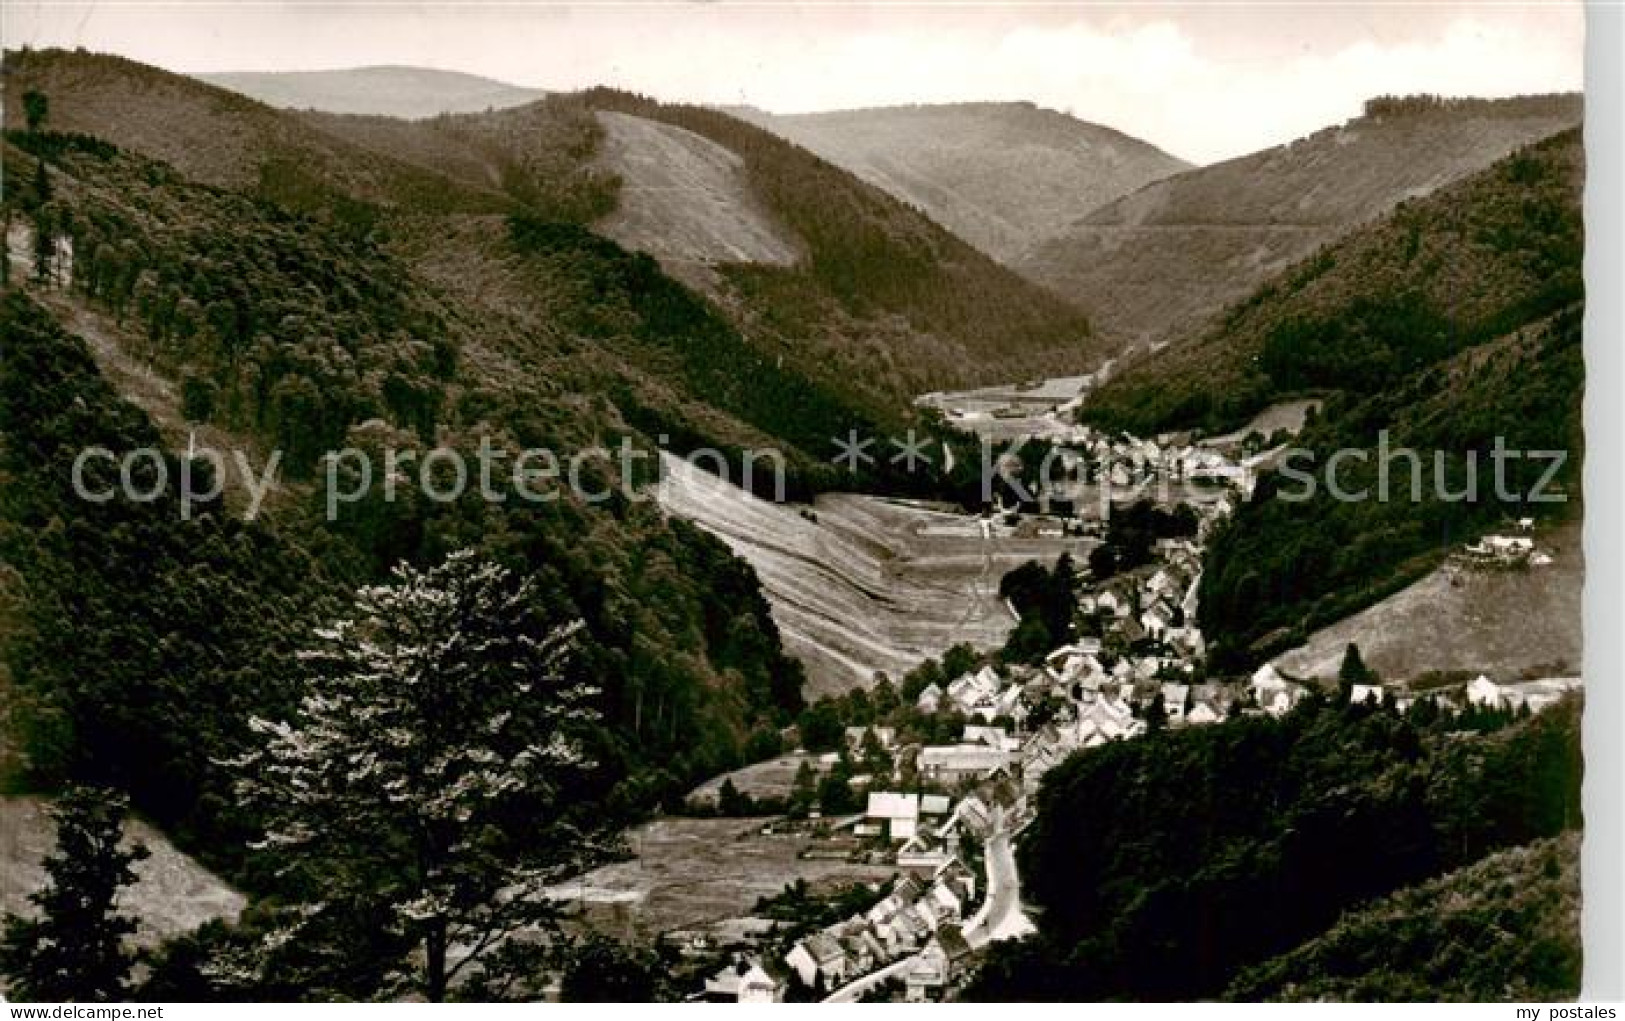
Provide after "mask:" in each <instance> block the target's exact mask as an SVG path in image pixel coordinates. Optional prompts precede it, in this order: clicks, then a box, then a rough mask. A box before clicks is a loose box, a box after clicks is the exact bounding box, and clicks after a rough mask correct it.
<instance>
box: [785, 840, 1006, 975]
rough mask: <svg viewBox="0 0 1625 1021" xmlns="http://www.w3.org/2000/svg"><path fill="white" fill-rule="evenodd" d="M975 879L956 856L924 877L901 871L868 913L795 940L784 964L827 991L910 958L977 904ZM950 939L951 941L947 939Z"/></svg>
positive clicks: (955, 924) (955, 930)
mask: <svg viewBox="0 0 1625 1021" xmlns="http://www.w3.org/2000/svg"><path fill="white" fill-rule="evenodd" d="M977 886H978V884H977V878H976V875H975V873H973V872H972V871H971V870H970V869H969V868H968V867H966V866H965V864H964V863H963V862H962V861H960V860H959V859H958V858H952V859H950V860H948V861H945V862H943V863H942V864H941V865H938V866H937V867H936V868H934V869H932V870H931V871H930V873H929V874H928V875H926V876H923V877H922V876H920V875H916V874H905V875H903V876H901V877H899V878H898V879H897V880H896V882H895V883H893V885H892V888H891V890H890V891H888V892H887V894H886V896H884V897H882V898H881V899H880V900H879V901H877V902H876V903H875V904H874V906H872V907H871V908H870V909H869V910H868V911H867V912H865V913H864V914H862V915H853V916H852V917H851V918H848V919H846V920H845V921H842V922H838V923H836V924H834V925H831V926H827V927H826V928H824V929H821V930H819V931H818V932H815V933H813V934H811V935H809V936H807V937H805V938H804V939H801V940H798V941H797V942H796V943H795V945H793V946H792V947H791V948H790V950H789V952H788V953H786V954H785V955H784V959H783V962H784V965H785V967H786V968H788V969H789V970H790V971H792V972H794V973H795V975H796V977H797V978H799V979H800V980H801V982H802V983H803V984H804V985H806V986H809V987H811V988H815V989H824V990H827V991H830V992H833V991H834V990H836V989H838V988H840V987H841V986H843V985H845V984H846V983H848V982H851V981H853V980H855V979H857V978H859V977H861V976H863V975H866V974H868V973H869V972H872V971H875V970H876V969H879V968H882V967H885V966H886V965H888V964H890V963H892V962H894V961H898V960H901V959H903V958H905V957H910V956H913V955H914V954H917V953H919V952H921V951H922V950H924V949H925V948H927V947H928V946H930V945H931V944H932V943H933V942H934V941H937V940H938V939H939V937H941V936H942V935H943V933H944V931H945V930H952V931H953V934H954V937H958V927H959V925H960V924H961V923H962V922H963V920H964V918H965V915H966V913H967V911H968V910H970V909H971V908H972V907H973V906H974V904H975V902H976V895H977ZM952 942H953V939H950V943H952Z"/></svg>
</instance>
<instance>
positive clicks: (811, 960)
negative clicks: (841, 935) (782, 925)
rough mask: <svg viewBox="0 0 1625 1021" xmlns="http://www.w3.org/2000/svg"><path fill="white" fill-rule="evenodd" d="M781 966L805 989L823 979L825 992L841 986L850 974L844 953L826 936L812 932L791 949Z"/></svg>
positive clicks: (837, 942) (840, 947) (823, 933)
mask: <svg viewBox="0 0 1625 1021" xmlns="http://www.w3.org/2000/svg"><path fill="white" fill-rule="evenodd" d="M784 963H785V964H787V965H789V966H790V968H791V969H793V970H794V971H795V973H796V975H797V976H798V977H800V979H801V981H802V982H803V983H804V984H806V985H808V986H812V985H816V984H817V982H818V979H819V977H820V976H822V977H823V979H824V987H825V988H826V989H833V988H834V987H835V986H838V985H840V984H841V983H842V982H844V981H845V980H846V976H847V972H848V970H849V965H848V961H847V957H846V950H845V949H844V948H843V947H842V946H841V944H840V942H839V941H837V940H836V939H835V938H834V937H833V936H831V935H829V934H828V933H825V932H815V933H813V934H812V935H811V936H808V937H807V938H806V939H804V940H802V941H801V942H799V943H797V944H796V945H795V946H794V947H791V948H790V952H789V953H788V954H786V955H784Z"/></svg>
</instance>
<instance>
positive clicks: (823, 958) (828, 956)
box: [800, 932, 846, 966]
mask: <svg viewBox="0 0 1625 1021" xmlns="http://www.w3.org/2000/svg"><path fill="white" fill-rule="evenodd" d="M800 945H801V946H802V947H805V948H806V950H807V953H808V954H809V955H811V957H812V959H813V961H814V962H816V963H817V964H818V965H820V966H823V965H825V964H833V963H835V962H836V961H839V960H841V959H842V958H843V957H845V956H846V950H845V949H843V948H842V947H841V944H840V942H839V941H838V940H836V939H835V937H834V936H831V935H830V934H829V933H827V932H815V933H813V934H812V935H811V936H808V937H807V938H806V939H804V940H802V941H801V944H800Z"/></svg>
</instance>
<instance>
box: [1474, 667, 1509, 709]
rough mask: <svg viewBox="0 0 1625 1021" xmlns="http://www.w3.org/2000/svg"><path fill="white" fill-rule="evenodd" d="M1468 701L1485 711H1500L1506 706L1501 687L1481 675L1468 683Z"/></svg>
mask: <svg viewBox="0 0 1625 1021" xmlns="http://www.w3.org/2000/svg"><path fill="white" fill-rule="evenodd" d="M1467 701H1468V702H1469V703H1470V704H1472V705H1476V706H1481V707H1483V708H1485V709H1499V708H1501V707H1502V706H1503V705H1505V704H1506V700H1505V697H1504V696H1503V695H1502V693H1501V686H1500V685H1499V684H1496V683H1495V682H1494V681H1492V680H1490V679H1489V677H1487V676H1486V675H1484V674H1479V675H1478V676H1477V677H1475V678H1473V679H1472V680H1471V681H1469V682H1468V684H1467Z"/></svg>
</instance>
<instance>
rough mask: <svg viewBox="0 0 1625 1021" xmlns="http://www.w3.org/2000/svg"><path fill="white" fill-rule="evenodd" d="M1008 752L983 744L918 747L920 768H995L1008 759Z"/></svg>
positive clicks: (961, 769)
mask: <svg viewBox="0 0 1625 1021" xmlns="http://www.w3.org/2000/svg"><path fill="white" fill-rule="evenodd" d="M1009 757H1010V756H1009V754H1008V753H1007V752H1005V751H1003V750H1002V749H999V748H990V747H988V746H987V745H985V744H955V745H927V746H926V747H924V748H921V749H920V768H921V769H928V768H936V769H947V770H954V771H967V770H973V769H997V768H998V767H1000V766H1002V765H1004V764H1005V762H1007V761H1009Z"/></svg>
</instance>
